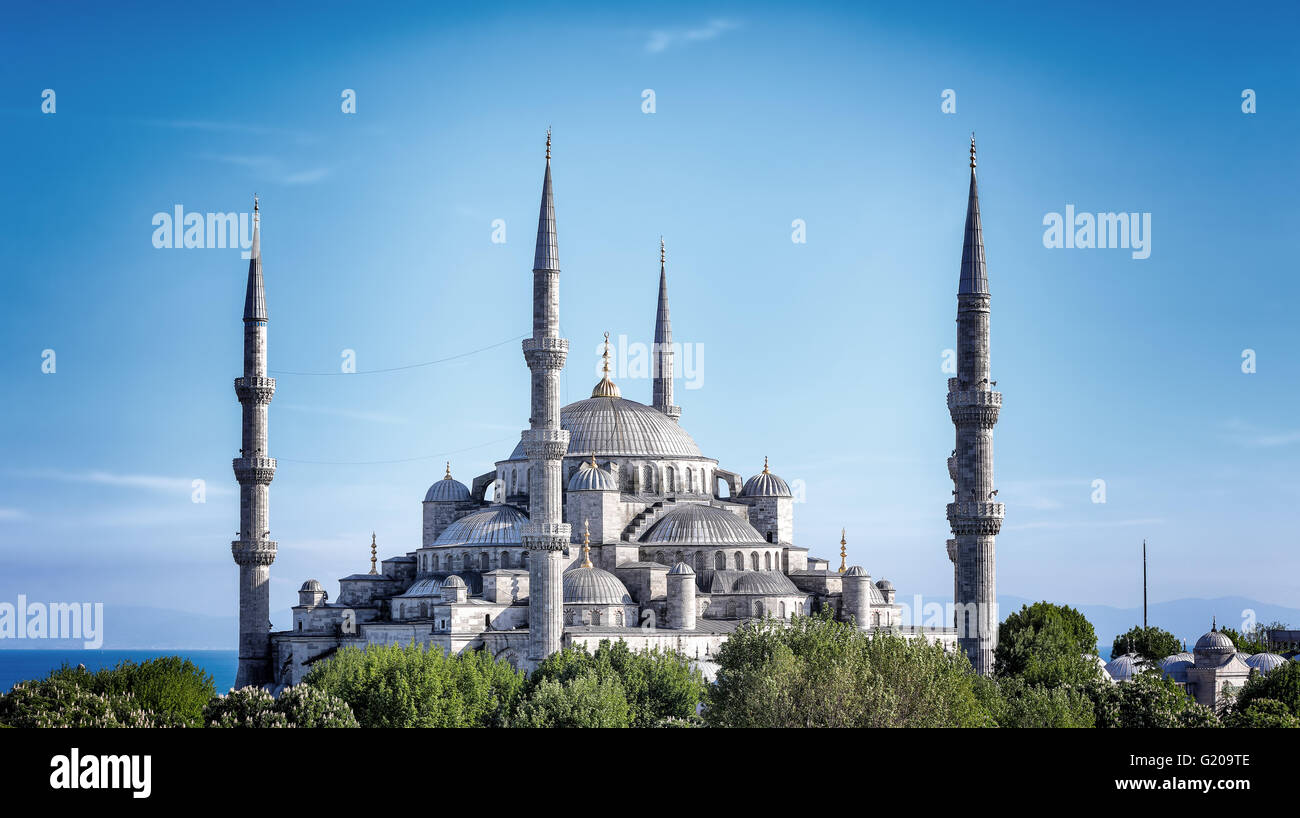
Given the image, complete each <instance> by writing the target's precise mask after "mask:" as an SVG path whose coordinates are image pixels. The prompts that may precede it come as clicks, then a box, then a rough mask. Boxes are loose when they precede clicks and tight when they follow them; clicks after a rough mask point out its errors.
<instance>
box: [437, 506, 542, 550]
mask: <svg viewBox="0 0 1300 818" xmlns="http://www.w3.org/2000/svg"><path fill="white" fill-rule="evenodd" d="M526 522H528V515H526V514H524V513H523V512H522V511H520V510H519V509H517V508H515V507H514V506H508V505H504V504H497V505H492V506H488V507H487V508H485V509H483V510H482V511H475V512H472V513H470V514H466V515H465V516H464V517H461V518H460V519H459V520H456V521H454V522H453V523H452V524H451V525H449V526H447V527H446V528H445V529H443V532H442V533H441V534H439V535H438V539H436V540H434V541H433V544H434V545H478V544H482V545H509V544H518V543H520V542H522V541H523V525H524V523H526Z"/></svg>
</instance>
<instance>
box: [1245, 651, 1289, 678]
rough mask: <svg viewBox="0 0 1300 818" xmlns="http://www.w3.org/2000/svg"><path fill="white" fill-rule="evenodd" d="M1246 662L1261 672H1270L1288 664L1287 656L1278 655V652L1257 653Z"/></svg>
mask: <svg viewBox="0 0 1300 818" xmlns="http://www.w3.org/2000/svg"><path fill="white" fill-rule="evenodd" d="M1246 664H1248V665H1250V666H1251V667H1253V668H1254V669H1255V670H1258V671H1259V672H1260V673H1270V672H1272V671H1273V670H1275V669H1277V668H1279V667H1281V666H1282V665H1285V664H1286V658H1285V657H1282V656H1278V655H1277V654H1276V653H1256V654H1255V655H1254V656H1252V657H1250V658H1249V659H1247V660H1246Z"/></svg>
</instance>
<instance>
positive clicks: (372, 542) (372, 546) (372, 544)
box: [370, 531, 379, 574]
mask: <svg viewBox="0 0 1300 818" xmlns="http://www.w3.org/2000/svg"><path fill="white" fill-rule="evenodd" d="M377 550H379V546H378V545H376V544H375V532H373V531H371V532H370V573H372V574H378V573H379V572H378V571H376V570H375V563H376V562H378V560H377V559H375V552H376V551H377Z"/></svg>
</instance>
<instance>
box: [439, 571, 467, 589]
mask: <svg viewBox="0 0 1300 818" xmlns="http://www.w3.org/2000/svg"><path fill="white" fill-rule="evenodd" d="M442 587H444V588H464V587H466V586H465V580H463V579H461V578H460V577H458V576H456V575H455V574H452V575H451V576H449V577H447V578H446V579H444V580H443V581H442Z"/></svg>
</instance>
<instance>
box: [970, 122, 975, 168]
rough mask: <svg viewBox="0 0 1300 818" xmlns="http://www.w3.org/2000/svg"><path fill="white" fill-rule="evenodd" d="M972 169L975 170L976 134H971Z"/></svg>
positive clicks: (972, 132)
mask: <svg viewBox="0 0 1300 818" xmlns="http://www.w3.org/2000/svg"><path fill="white" fill-rule="evenodd" d="M970 169H971V170H975V132H974V131H971V132H970Z"/></svg>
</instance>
